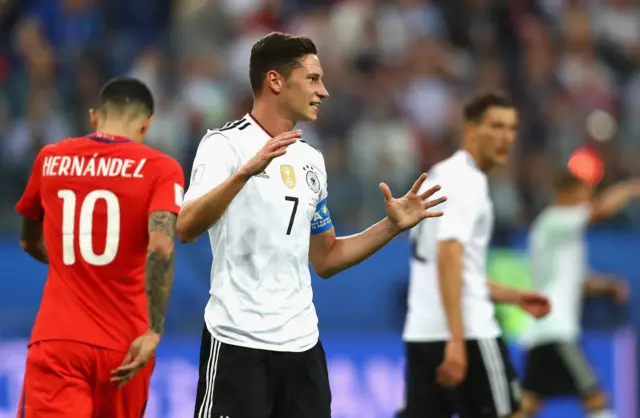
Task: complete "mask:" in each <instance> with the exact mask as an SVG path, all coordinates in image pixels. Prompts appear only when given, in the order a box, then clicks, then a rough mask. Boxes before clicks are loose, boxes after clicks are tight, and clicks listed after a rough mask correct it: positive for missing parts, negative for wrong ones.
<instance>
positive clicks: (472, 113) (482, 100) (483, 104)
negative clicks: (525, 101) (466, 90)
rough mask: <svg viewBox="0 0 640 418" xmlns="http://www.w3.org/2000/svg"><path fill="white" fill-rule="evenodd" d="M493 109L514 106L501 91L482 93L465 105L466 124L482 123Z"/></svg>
mask: <svg viewBox="0 0 640 418" xmlns="http://www.w3.org/2000/svg"><path fill="white" fill-rule="evenodd" d="M492 107H506V108H513V107H514V105H513V102H512V101H511V99H510V98H509V96H507V95H506V94H505V93H503V92H501V91H496V90H488V91H481V92H479V93H476V94H475V95H474V96H473V97H471V98H470V99H469V100H468V101H467V102H466V103H465V105H464V120H465V121H466V122H480V121H481V120H482V118H483V117H484V114H485V113H486V112H487V110H489V108H492Z"/></svg>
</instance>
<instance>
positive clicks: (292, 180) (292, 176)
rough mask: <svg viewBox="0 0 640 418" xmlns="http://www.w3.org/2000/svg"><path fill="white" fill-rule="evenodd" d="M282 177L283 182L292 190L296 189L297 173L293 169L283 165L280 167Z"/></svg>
mask: <svg viewBox="0 0 640 418" xmlns="http://www.w3.org/2000/svg"><path fill="white" fill-rule="evenodd" d="M280 175H281V176H282V182H283V183H284V185H285V186H287V187H288V188H290V189H293V188H294V187H296V173H295V171H294V170H293V167H291V166H290V165H286V164H283V165H281V166H280Z"/></svg>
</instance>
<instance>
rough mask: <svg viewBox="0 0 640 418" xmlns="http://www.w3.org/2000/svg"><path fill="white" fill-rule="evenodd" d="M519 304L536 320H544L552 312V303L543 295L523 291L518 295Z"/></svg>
mask: <svg viewBox="0 0 640 418" xmlns="http://www.w3.org/2000/svg"><path fill="white" fill-rule="evenodd" d="M517 303H518V305H519V306H520V307H521V308H522V309H524V310H525V311H527V312H528V313H529V314H531V316H533V317H534V318H542V317H544V316H547V315H548V314H549V312H551V302H549V298H547V297H546V296H545V295H543V294H542V293H538V292H529V291H522V292H520V293H519V294H518V301H517Z"/></svg>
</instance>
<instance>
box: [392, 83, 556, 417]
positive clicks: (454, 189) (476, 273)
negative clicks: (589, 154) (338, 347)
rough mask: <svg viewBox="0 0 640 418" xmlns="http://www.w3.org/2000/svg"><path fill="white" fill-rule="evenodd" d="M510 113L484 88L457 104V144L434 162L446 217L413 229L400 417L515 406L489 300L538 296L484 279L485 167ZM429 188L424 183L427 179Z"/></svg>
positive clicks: (512, 117)
mask: <svg viewBox="0 0 640 418" xmlns="http://www.w3.org/2000/svg"><path fill="white" fill-rule="evenodd" d="M517 124H518V115H517V111H516V109H515V108H514V106H513V105H512V103H511V101H510V100H509V99H508V98H507V97H505V96H504V95H503V94H501V93H499V92H482V93H478V94H477V95H476V96H474V97H473V98H471V99H470V100H469V101H468V102H467V104H466V105H465V108H464V138H463V143H462V147H461V149H460V150H459V151H457V152H456V153H455V154H454V155H453V156H452V157H450V158H448V159H446V160H444V161H442V162H440V163H438V164H436V165H435V166H434V167H433V168H432V170H431V171H430V176H431V177H430V182H438V183H440V184H442V187H443V190H446V192H447V196H448V201H447V203H446V204H445V205H444V208H445V216H443V217H442V218H439V219H438V220H434V221H431V222H428V223H421V224H419V225H418V226H417V227H416V228H414V229H413V230H412V231H411V238H412V243H413V256H412V260H411V276H410V285H409V298H408V299H409V300H408V312H407V318H406V322H405V329H404V335H403V338H404V341H405V342H406V355H407V364H406V383H407V393H406V406H405V409H404V411H403V412H402V413H401V416H403V417H406V418H425V417H429V418H443V417H451V416H453V415H454V414H457V415H458V416H459V417H460V418H483V417H487V418H503V417H510V416H514V415H516V414H517V413H518V412H519V409H520V408H519V391H518V382H517V378H516V374H515V371H514V369H513V366H512V364H511V361H510V358H509V355H508V353H507V349H506V347H505V345H504V343H503V341H502V339H501V331H500V328H499V325H498V323H497V321H496V319H495V312H494V305H493V304H494V302H503V303H514V304H519V305H520V306H522V307H523V308H524V309H525V310H527V311H529V312H530V313H531V314H533V315H536V316H541V315H545V314H546V313H548V311H549V303H548V300H547V298H546V297H544V296H543V295H541V294H539V293H535V292H526V291H520V290H517V289H515V288H510V287H505V286H501V285H498V284H495V283H492V282H490V281H489V280H488V279H487V271H486V263H487V250H488V246H489V241H490V239H491V235H492V232H493V206H492V202H491V199H490V197H489V188H488V187H489V186H488V180H487V173H488V172H489V171H490V170H491V169H492V168H493V167H495V166H502V165H505V164H506V163H507V162H508V159H509V154H510V151H511V147H512V145H513V143H514V141H515V139H516V130H517ZM426 187H428V186H426Z"/></svg>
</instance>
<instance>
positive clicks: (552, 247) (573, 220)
mask: <svg viewBox="0 0 640 418" xmlns="http://www.w3.org/2000/svg"><path fill="white" fill-rule="evenodd" d="M589 217H590V207H589V206H588V205H576V206H571V207H560V206H551V207H549V208H547V209H546V210H544V211H543V212H542V213H541V214H540V215H539V216H538V218H537V219H536V220H535V221H534V223H533V225H532V227H531V235H530V237H529V252H530V258H531V282H532V285H533V288H534V289H536V290H538V291H540V292H542V293H544V294H545V295H547V296H548V297H549V300H550V301H551V307H552V309H551V313H550V314H549V315H547V316H546V317H544V318H542V319H540V320H532V323H531V325H530V326H529V327H528V328H527V330H526V331H525V332H524V335H523V338H522V339H523V343H524V344H525V345H529V346H534V345H538V344H544V343H545V342H558V341H564V342H575V341H577V339H578V336H579V334H580V314H581V312H582V298H583V286H584V281H585V279H586V276H587V260H586V257H587V249H586V245H585V238H584V234H585V231H586V229H587V225H588V222H589Z"/></svg>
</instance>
